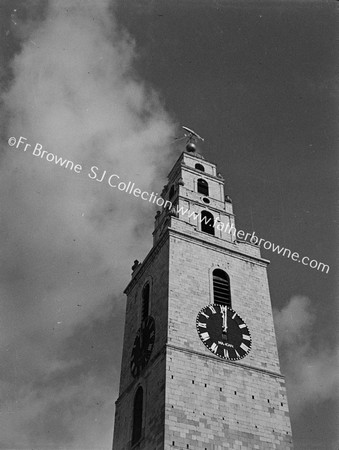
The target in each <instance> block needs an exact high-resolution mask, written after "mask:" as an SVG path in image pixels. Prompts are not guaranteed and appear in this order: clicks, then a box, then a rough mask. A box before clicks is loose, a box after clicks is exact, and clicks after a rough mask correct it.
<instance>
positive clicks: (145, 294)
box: [141, 283, 150, 320]
mask: <svg viewBox="0 0 339 450" xmlns="http://www.w3.org/2000/svg"><path fill="white" fill-rule="evenodd" d="M149 299H150V285H149V283H147V284H145V286H144V287H143V290H142V312H141V320H144V319H146V318H147V317H148V315H149V303H150V302H149Z"/></svg>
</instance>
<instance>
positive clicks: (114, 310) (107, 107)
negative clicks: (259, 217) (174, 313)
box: [0, 0, 176, 449]
mask: <svg viewBox="0 0 339 450" xmlns="http://www.w3.org/2000/svg"><path fill="white" fill-rule="evenodd" d="M28 3H30V2H26V6H25V7H26V8H27V9H29V8H28V6H29V4H28ZM41 4H42V2H37V1H34V2H32V6H34V8H33V9H32V11H33V12H32V11H31V12H30V15H29V17H28V18H27V20H24V18H21V19H20V14H21V15H23V16H24V13H23V12H22V11H21V10H20V8H17V11H16V12H15V17H16V19H17V21H16V23H15V24H14V25H13V23H12V25H11V26H12V27H13V26H15V27H20V26H21V27H22V30H21V31H20V29H16V36H20V37H21V38H24V40H23V41H22V42H21V44H20V45H21V50H20V52H18V53H17V54H16V55H15V57H14V58H13V59H12V62H11V72H12V73H11V77H8V79H7V83H8V84H7V88H6V91H4V92H3V94H2V102H3V106H4V108H3V117H4V118H5V120H6V136H7V138H9V137H10V136H15V137H16V138H19V137H20V136H23V137H25V138H26V139H27V142H28V143H30V144H31V145H32V148H33V146H34V145H35V144H36V143H37V142H38V143H40V144H41V145H42V146H43V149H45V150H47V151H48V152H51V153H53V154H56V155H58V156H61V157H63V158H66V159H68V160H72V161H74V162H75V163H79V164H81V165H82V167H83V170H82V172H81V173H80V174H76V173H75V172H74V171H71V170H68V169H63V168H61V167H57V166H56V165H55V164H52V163H49V162H47V161H46V159H42V158H39V157H37V156H33V155H32V152H29V151H26V152H24V151H23V149H21V148H18V149H16V148H15V147H10V146H9V145H4V147H3V149H2V154H1V159H0V197H1V202H2V206H3V211H4V214H3V216H2V224H1V229H0V234H1V241H2V242H3V244H2V248H1V257H0V264H1V284H0V292H1V300H0V311H1V316H0V317H1V323H0V335H1V342H2V347H1V360H2V364H3V367H2V376H1V385H0V386H1V389H2V391H3V392H4V393H5V399H6V401H5V402H3V404H2V408H3V416H2V417H4V418H6V419H5V421H4V424H5V425H4V426H3V429H2V432H1V441H0V447H1V448H27V447H32V446H33V447H34V448H39V447H41V448H44V445H45V443H46V442H47V443H48V448H59V446H66V447H67V448H68V449H71V448H85V447H84V445H85V442H86V441H87V442H88V443H89V444H88V445H90V448H92V449H94V448H101V447H102V448H104V446H106V447H108V448H109V445H110V443H111V429H112V425H113V411H114V406H113V403H114V400H115V398H116V395H117V385H116V383H112V379H116V378H117V373H116V370H117V367H118V365H119V363H120V347H121V341H122V332H123V330H122V316H123V302H122V301H121V300H122V298H123V294H122V290H123V288H124V287H125V285H126V283H127V282H128V279H129V274H130V267H131V265H132V263H133V259H135V257H139V258H140V257H143V256H144V255H145V254H146V253H147V251H148V249H149V248H150V246H151V241H150V238H151V233H150V230H151V227H152V217H153V215H154V206H152V205H151V204H150V203H148V202H145V201H142V200H141V199H137V198H135V197H133V196H131V195H128V194H126V193H123V192H121V191H118V190H117V189H113V188H111V187H109V185H108V184H107V183H105V182H102V183H100V182H98V181H96V180H91V179H90V178H89V177H88V173H89V170H90V167H91V166H93V165H95V166H97V167H99V169H100V173H102V172H103V171H104V170H106V171H107V173H109V174H113V173H114V174H118V175H119V176H120V178H121V180H122V181H131V182H135V185H136V186H138V187H140V188H141V189H144V190H147V191H148V192H152V190H155V191H156V189H159V187H160V186H161V185H162V184H164V183H163V179H164V175H165V173H166V171H167V170H168V168H169V164H171V161H172V159H173V158H174V157H175V156H176V155H175V154H174V152H173V150H172V149H171V147H170V145H169V143H170V141H171V140H172V136H173V135H174V134H175V132H174V125H173V122H172V120H171V118H170V117H169V116H168V115H167V114H166V112H165V111H164V109H163V107H162V106H161V103H160V101H159V99H158V96H157V94H156V93H155V92H154V91H153V90H152V89H151V88H150V87H149V86H147V85H146V84H145V83H143V82H142V80H140V79H139V77H138V76H137V74H136V73H135V72H134V69H133V62H134V59H135V56H136V53H135V45H134V42H133V40H132V39H131V37H130V36H129V35H128V34H127V33H126V32H125V31H123V30H121V29H120V28H119V26H118V24H117V23H116V21H115V18H114V15H113V12H112V10H111V9H110V7H109V4H110V2H109V1H107V0H98V1H95V2H93V1H87V0H82V1H77V0H73V1H69V0H68V1H63V0H54V1H49V2H47V3H46V4H45V5H44V9H43V14H42V12H41V11H42V10H41V8H40V9H38V8H37V6H39V5H41ZM25 11H26V10H25ZM38 12H40V16H39V14H38ZM33 13H34V14H36V16H34V14H33ZM12 18H13V17H12ZM8 20H10V17H9V18H8ZM32 24H34V26H33V25H32ZM156 192H159V191H156ZM89 355H91V356H90V357H89ZM113 373H114V374H115V378H114V377H113ZM97 402H99V404H100V405H101V408H99V409H98V406H97V404H96V403H97ZM107 417H109V419H107ZM98 435H100V436H104V437H103V438H102V439H101V440H97V436H98ZM90 436H92V438H93V439H92V438H91V437H90ZM91 439H92V440H91ZM99 441H100V442H102V444H100V445H99V444H98V442H99ZM91 442H93V444H91ZM95 442H97V447H95V444H94V443H95Z"/></svg>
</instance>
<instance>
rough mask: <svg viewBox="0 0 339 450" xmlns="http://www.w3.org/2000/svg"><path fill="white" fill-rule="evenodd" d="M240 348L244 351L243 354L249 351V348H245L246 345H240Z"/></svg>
mask: <svg viewBox="0 0 339 450" xmlns="http://www.w3.org/2000/svg"><path fill="white" fill-rule="evenodd" d="M240 348H242V349H243V350H244V352H248V350H249V347H247V345H245V344H244V343H242V344H241V345H240Z"/></svg>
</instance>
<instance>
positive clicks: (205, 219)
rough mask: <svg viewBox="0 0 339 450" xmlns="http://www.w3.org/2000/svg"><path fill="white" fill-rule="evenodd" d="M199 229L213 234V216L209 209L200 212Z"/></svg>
mask: <svg viewBox="0 0 339 450" xmlns="http://www.w3.org/2000/svg"><path fill="white" fill-rule="evenodd" d="M201 231H204V232H205V233H208V234H212V235H213V236H214V217H213V214H211V213H210V212H209V211H202V212H201Z"/></svg>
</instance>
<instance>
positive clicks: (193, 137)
mask: <svg viewBox="0 0 339 450" xmlns="http://www.w3.org/2000/svg"><path fill="white" fill-rule="evenodd" d="M182 128H183V129H184V130H185V131H186V133H185V137H187V141H186V150H187V151H188V152H192V153H193V152H195V151H196V149H197V147H196V145H195V142H196V141H197V139H200V140H201V141H203V142H204V138H202V137H201V136H199V134H198V133H196V132H195V131H193V130H191V129H190V128H187V127H182Z"/></svg>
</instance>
